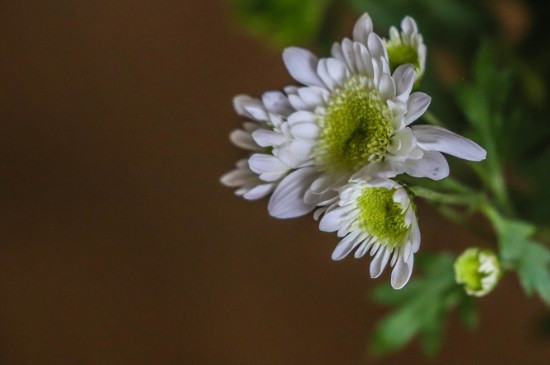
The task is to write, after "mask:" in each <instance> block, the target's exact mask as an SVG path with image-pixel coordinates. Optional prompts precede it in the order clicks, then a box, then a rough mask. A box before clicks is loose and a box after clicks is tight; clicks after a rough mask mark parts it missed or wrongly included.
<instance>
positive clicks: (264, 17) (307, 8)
mask: <svg viewBox="0 0 550 365" xmlns="http://www.w3.org/2000/svg"><path fill="white" fill-rule="evenodd" d="M330 1H331V0H233V8H234V11H235V14H236V16H237V18H238V19H239V21H240V22H242V23H243V24H244V25H245V26H246V27H247V28H248V29H249V30H250V31H251V32H252V33H253V34H255V35H257V36H263V37H267V38H268V39H269V41H270V42H272V43H273V44H274V45H275V46H277V47H285V46H289V45H292V44H304V43H311V42H312V41H313V40H315V39H316V38H317V35H318V33H319V31H320V28H321V24H322V22H323V18H324V14H325V10H326V9H327V7H328V5H329V4H330Z"/></svg>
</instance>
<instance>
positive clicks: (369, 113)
mask: <svg viewBox="0 0 550 365" xmlns="http://www.w3.org/2000/svg"><path fill="white" fill-rule="evenodd" d="M404 24H409V22H405V21H404ZM332 55H333V57H330V58H322V59H317V58H316V57H315V56H314V55H313V54H312V53H311V52H309V51H307V50H305V49H301V48H295V47H291V48H287V49H285V51H284V52H283V60H284V63H285V65H286V67H287V69H288V71H289V73H290V75H291V76H292V77H293V78H294V79H296V80H297V81H298V82H300V83H302V84H304V85H305V86H303V87H299V88H287V89H286V90H285V91H286V93H287V95H288V101H289V103H290V105H291V107H292V109H293V112H292V113H291V114H289V115H288V118H287V121H286V122H284V123H283V124H286V125H287V126H288V128H286V131H287V132H288V133H287V134H285V138H286V140H285V141H284V142H282V143H280V144H279V145H278V146H276V148H274V150H273V155H274V156H276V157H278V158H279V159H280V161H281V162H282V163H284V164H285V165H287V166H290V167H292V168H293V169H294V171H293V172H291V173H289V174H288V175H287V176H286V177H285V178H284V179H283V180H282V181H281V182H280V184H279V185H278V186H277V187H276V188H275V191H274V192H273V195H272V197H271V199H270V202H269V206H268V209H269V212H270V214H271V215H273V216H275V217H278V218H291V217H296V216H299V215H302V214H305V213H307V212H309V211H311V210H312V209H313V208H314V207H315V206H326V205H328V204H331V203H333V202H334V201H335V200H336V199H337V193H336V190H337V189H338V188H339V187H341V186H342V185H343V184H346V183H347V182H348V180H349V178H350V177H351V176H353V175H354V174H355V176H358V177H363V178H365V179H368V178H370V177H373V176H380V177H388V178H389V177H394V176H396V175H398V174H401V173H407V174H409V175H411V176H415V177H429V178H431V179H434V180H438V179H442V178H444V177H446V176H447V175H448V174H449V166H448V164H447V161H446V160H445V158H444V157H443V155H442V154H441V153H440V152H445V153H448V154H451V155H454V156H457V157H460V158H464V159H468V160H472V161H480V160H482V159H484V158H485V154H486V153H485V150H484V149H483V148H481V147H479V146H478V145H477V144H475V143H474V142H472V141H470V140H468V139H466V138H463V137H460V136H458V135H456V134H454V133H452V132H449V131H447V130H445V129H443V128H439V127H433V126H415V127H409V125H410V124H411V123H412V122H414V121H415V120H416V119H418V118H419V117H420V116H421V115H422V114H423V113H424V112H425V111H426V109H427V108H428V106H429V104H430V100H431V98H430V97H429V96H428V95H426V94H424V93H421V92H414V93H411V90H412V87H413V84H414V82H415V72H414V69H413V66H412V65H411V64H406V65H401V66H399V67H397V68H396V69H395V70H394V71H393V73H392V72H391V70H390V64H389V60H388V54H387V51H386V47H385V45H384V42H383V41H382V40H381V39H380V37H378V35H376V34H375V33H373V32H372V22H371V20H370V17H369V16H368V15H367V14H365V15H363V16H362V17H361V18H360V19H359V20H358V21H357V23H356V25H355V27H354V31H353V40H350V39H344V40H343V41H342V42H341V43H337V44H335V45H334V46H333V48H332ZM281 132H284V131H283V128H282V127H281ZM263 133H265V132H263V131H261V130H260V131H256V132H254V133H253V134H252V136H253V138H254V140H255V141H256V143H258V144H259V145H262V146H264V145H269V144H270V143H272V141H271V140H270V139H267V138H264V137H263V136H262V134H263ZM270 137H271V136H270ZM281 141H282V138H281ZM302 169H307V172H304V171H301V170H302ZM297 186H301V187H302V189H301V191H303V196H301V197H300V195H298V194H296V191H294V190H292V189H291V188H290V187H297ZM304 212H305V213H304Z"/></svg>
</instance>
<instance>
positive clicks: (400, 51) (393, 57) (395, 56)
mask: <svg viewBox="0 0 550 365" xmlns="http://www.w3.org/2000/svg"><path fill="white" fill-rule="evenodd" d="M385 43H386V48H387V50H388V57H389V60H390V68H391V70H392V71H393V70H395V69H397V67H399V66H400V65H404V64H406V63H410V64H412V65H413V66H414V73H415V80H416V83H417V84H418V83H419V82H420V80H421V79H422V76H423V75H424V69H425V68H426V45H425V44H424V40H423V39H422V35H421V34H420V33H419V32H418V27H417V25H416V22H415V21H414V19H413V18H411V17H410V16H407V17H405V18H403V20H402V21H401V32H399V31H398V30H397V29H396V28H395V27H391V28H390V38H389V39H386V40H385Z"/></svg>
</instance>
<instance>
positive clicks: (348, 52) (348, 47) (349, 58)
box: [340, 38, 357, 73]
mask: <svg viewBox="0 0 550 365" xmlns="http://www.w3.org/2000/svg"><path fill="white" fill-rule="evenodd" d="M353 45H354V43H353V42H352V41H351V40H349V39H347V38H344V40H342V55H343V56H344V59H343V60H340V61H343V62H345V64H346V65H347V66H348V69H349V71H351V72H352V73H356V72H357V66H356V59H355V51H354V50H353Z"/></svg>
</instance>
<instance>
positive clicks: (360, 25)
mask: <svg viewBox="0 0 550 365" xmlns="http://www.w3.org/2000/svg"><path fill="white" fill-rule="evenodd" d="M372 28H373V27H372V20H371V18H370V16H369V14H367V13H365V14H363V15H362V16H361V17H360V18H359V20H357V22H356V23H355V26H354V27H353V40H354V41H356V42H361V43H363V44H365V45H366V44H367V41H368V37H369V34H370V33H372Z"/></svg>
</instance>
